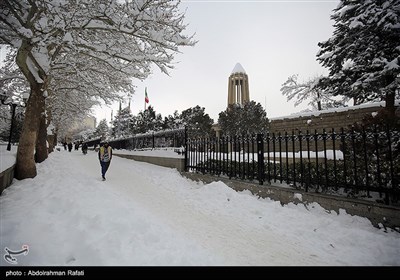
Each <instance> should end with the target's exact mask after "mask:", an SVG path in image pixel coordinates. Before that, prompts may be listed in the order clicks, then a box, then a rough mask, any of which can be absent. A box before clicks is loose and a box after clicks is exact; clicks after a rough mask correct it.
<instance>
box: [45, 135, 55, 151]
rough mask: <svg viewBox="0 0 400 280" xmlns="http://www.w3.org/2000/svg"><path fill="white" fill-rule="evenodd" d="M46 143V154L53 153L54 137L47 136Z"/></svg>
mask: <svg viewBox="0 0 400 280" xmlns="http://www.w3.org/2000/svg"><path fill="white" fill-rule="evenodd" d="M47 143H48V144H49V148H48V149H47V152H48V154H50V153H52V152H53V151H54V147H55V146H54V135H47Z"/></svg>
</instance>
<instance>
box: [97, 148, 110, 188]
mask: <svg viewBox="0 0 400 280" xmlns="http://www.w3.org/2000/svg"><path fill="white" fill-rule="evenodd" d="M111 159H112V148H111V146H110V145H109V144H108V142H105V143H104V145H103V146H101V147H100V149H99V160H100V165H101V177H102V178H103V181H105V180H106V172H107V170H108V167H110V163H111Z"/></svg>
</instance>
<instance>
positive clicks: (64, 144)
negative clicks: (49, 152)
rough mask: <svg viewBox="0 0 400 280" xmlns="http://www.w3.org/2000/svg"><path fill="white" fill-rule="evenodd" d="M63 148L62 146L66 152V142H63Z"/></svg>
mask: <svg viewBox="0 0 400 280" xmlns="http://www.w3.org/2000/svg"><path fill="white" fill-rule="evenodd" d="M63 146H64V150H67V142H64V143H63Z"/></svg>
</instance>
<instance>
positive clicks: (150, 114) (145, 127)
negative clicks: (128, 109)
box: [135, 106, 162, 133]
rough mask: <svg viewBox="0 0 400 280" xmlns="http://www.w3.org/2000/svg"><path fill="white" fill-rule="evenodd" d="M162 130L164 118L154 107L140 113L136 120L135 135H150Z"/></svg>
mask: <svg viewBox="0 0 400 280" xmlns="http://www.w3.org/2000/svg"><path fill="white" fill-rule="evenodd" d="M161 129H162V116H161V114H157V113H156V111H155V110H154V108H153V107H152V106H149V107H148V108H147V109H146V110H145V111H144V112H143V111H140V112H139V114H138V116H137V119H136V127H135V133H148V132H152V131H158V130H161Z"/></svg>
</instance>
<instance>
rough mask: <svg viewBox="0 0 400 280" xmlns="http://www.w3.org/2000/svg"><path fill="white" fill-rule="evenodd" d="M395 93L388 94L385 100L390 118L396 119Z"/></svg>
mask: <svg viewBox="0 0 400 280" xmlns="http://www.w3.org/2000/svg"><path fill="white" fill-rule="evenodd" d="M394 100H395V92H394V91H393V92H390V93H387V94H386V98H385V109H386V111H387V113H388V114H389V117H393V118H394V117H395V114H396V108H395V107H394Z"/></svg>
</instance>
